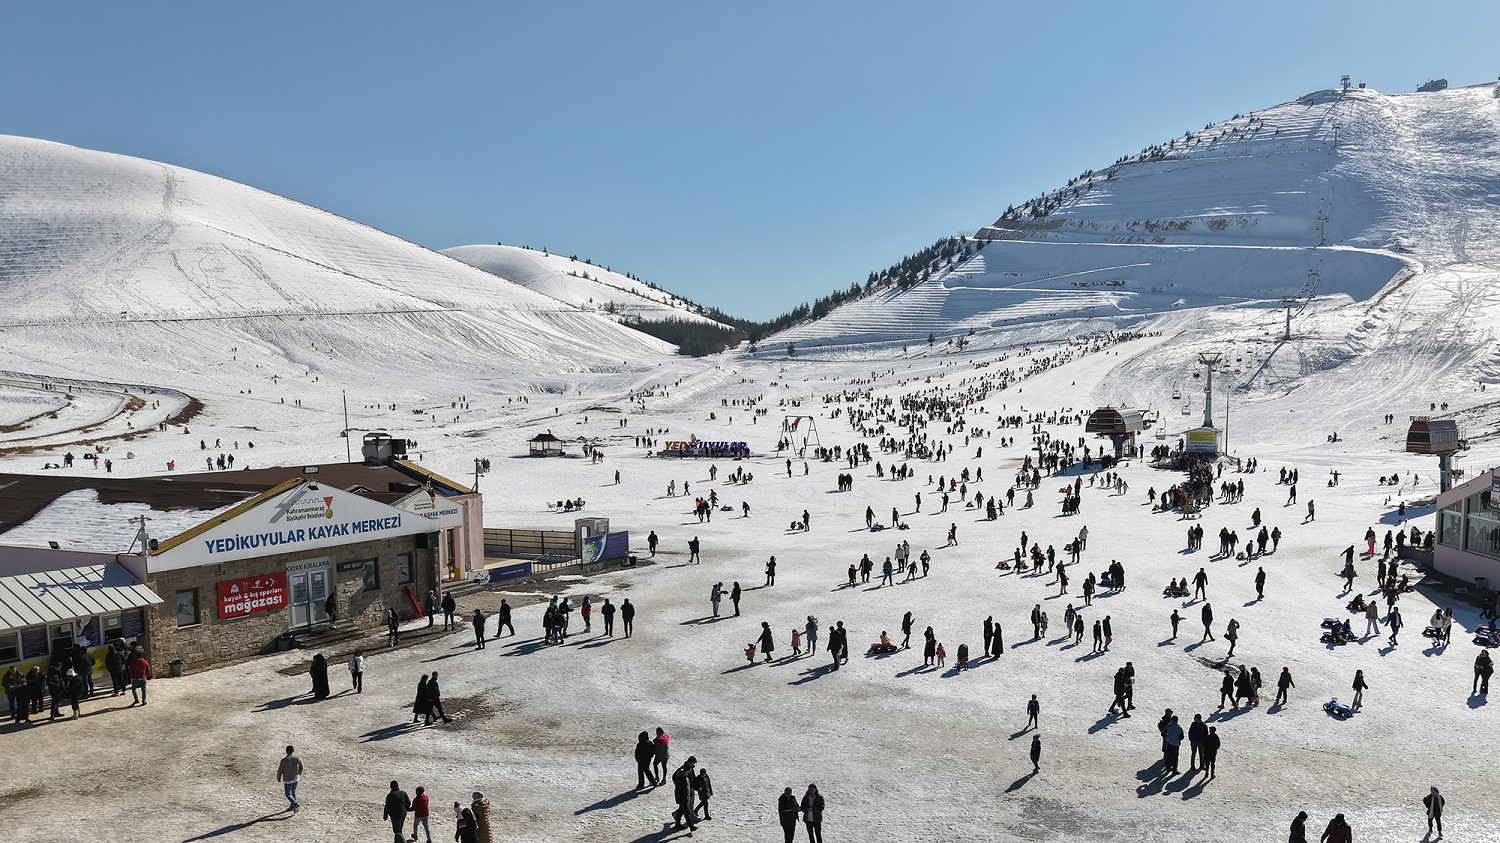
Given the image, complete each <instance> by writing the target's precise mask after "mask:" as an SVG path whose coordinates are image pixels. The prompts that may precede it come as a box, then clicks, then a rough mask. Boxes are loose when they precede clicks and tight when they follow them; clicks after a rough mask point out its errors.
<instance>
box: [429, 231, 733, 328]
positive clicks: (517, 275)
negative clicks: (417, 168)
mask: <svg viewBox="0 0 1500 843" xmlns="http://www.w3.org/2000/svg"><path fill="white" fill-rule="evenodd" d="M442 253H443V254H445V255H447V256H448V257H450V258H454V259H456V260H461V261H463V262H464V263H466V264H469V265H470V266H474V267H478V268H479V269H482V270H484V271H485V272H489V273H492V274H494V275H498V276H500V277H501V278H504V279H506V280H508V281H514V282H515V283H517V284H520V285H521V286H523V287H526V288H527V289H530V290H535V291H536V292H538V293H541V294H542V295H545V296H550V297H552V298H554V299H557V300H559V301H563V302H567V303H568V304H571V305H573V306H574V307H578V308H581V309H584V310H592V311H597V312H599V313H604V314H606V315H609V316H611V317H614V318H617V319H620V320H631V319H640V320H644V321H648V322H649V321H656V320H662V319H681V320H684V321H687V322H705V323H709V324H713V325H721V324H722V323H720V322H717V321H715V320H713V319H711V318H709V317H707V316H705V315H703V314H702V313H701V312H700V311H701V308H700V307H698V305H695V304H693V303H692V302H690V301H687V300H686V299H683V298H680V297H678V296H674V295H672V294H671V293H669V292H667V291H665V290H659V289H657V288H655V287H652V286H651V285H649V284H646V283H645V282H642V281H637V280H636V279H634V278H630V277H627V276H625V275H621V274H620V273H618V272H614V271H612V270H609V269H605V268H604V267H600V266H595V265H593V264H591V263H586V262H584V261H581V260H576V259H574V258H569V257H564V256H563V255H554V254H551V253H550V252H539V251H536V250H535V249H526V248H522V247H520V246H486V245H479V246H454V247H453V248H451V249H443V250H442ZM724 327H726V328H728V327H729V326H727V325H724Z"/></svg>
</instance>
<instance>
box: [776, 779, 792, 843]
mask: <svg viewBox="0 0 1500 843" xmlns="http://www.w3.org/2000/svg"><path fill="white" fill-rule="evenodd" d="M776 815H777V818H778V819H780V820H781V833H782V834H784V835H786V843H792V841H793V840H794V839H796V837H797V795H796V794H795V793H792V789H791V788H787V789H786V790H783V791H782V792H781V797H780V798H778V799H777V800H776Z"/></svg>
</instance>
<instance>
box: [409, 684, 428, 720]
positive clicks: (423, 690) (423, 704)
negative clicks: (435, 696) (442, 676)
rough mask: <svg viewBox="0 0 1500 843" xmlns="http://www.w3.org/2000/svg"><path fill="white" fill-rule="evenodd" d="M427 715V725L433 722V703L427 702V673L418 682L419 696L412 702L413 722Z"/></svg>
mask: <svg viewBox="0 0 1500 843" xmlns="http://www.w3.org/2000/svg"><path fill="white" fill-rule="evenodd" d="M422 717H426V718H427V723H423V724H422V725H424V726H426V725H428V724H429V723H431V722H432V704H431V703H429V702H427V674H425V673H424V674H422V678H421V679H420V680H419V681H418V682H417V698H416V700H414V701H413V702H412V704H411V722H413V723H415V722H417V720H418V719H419V718H422Z"/></svg>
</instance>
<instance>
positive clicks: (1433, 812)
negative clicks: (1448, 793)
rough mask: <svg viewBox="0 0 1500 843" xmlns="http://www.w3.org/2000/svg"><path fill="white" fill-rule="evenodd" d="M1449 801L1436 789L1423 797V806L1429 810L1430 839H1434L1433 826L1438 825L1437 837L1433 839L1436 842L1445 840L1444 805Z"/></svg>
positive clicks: (1428, 833) (1428, 828)
mask: <svg viewBox="0 0 1500 843" xmlns="http://www.w3.org/2000/svg"><path fill="white" fill-rule="evenodd" d="M1447 801H1448V800H1446V799H1444V798H1443V795H1442V794H1441V793H1438V789H1437V788H1436V787H1434V788H1432V790H1431V791H1429V792H1428V794H1427V795H1426V796H1424V797H1422V804H1423V805H1424V806H1426V808H1427V836H1428V837H1432V824H1433V823H1437V837H1435V838H1433V839H1434V840H1442V839H1443V804H1444V803H1446V802H1447Z"/></svg>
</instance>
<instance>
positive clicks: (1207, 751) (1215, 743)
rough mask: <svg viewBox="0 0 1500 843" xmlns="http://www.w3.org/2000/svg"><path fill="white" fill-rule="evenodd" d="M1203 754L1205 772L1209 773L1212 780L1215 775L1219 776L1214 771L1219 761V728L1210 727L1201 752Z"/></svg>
mask: <svg viewBox="0 0 1500 843" xmlns="http://www.w3.org/2000/svg"><path fill="white" fill-rule="evenodd" d="M1201 754H1202V756H1203V771H1204V772H1205V773H1208V777H1209V778H1210V779H1211V778H1213V777H1214V776H1215V775H1217V773H1216V772H1215V769H1214V765H1215V763H1216V762H1217V761H1218V760H1219V727H1218V726H1209V727H1208V735H1207V736H1205V737H1204V738H1203V749H1202V750H1201Z"/></svg>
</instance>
